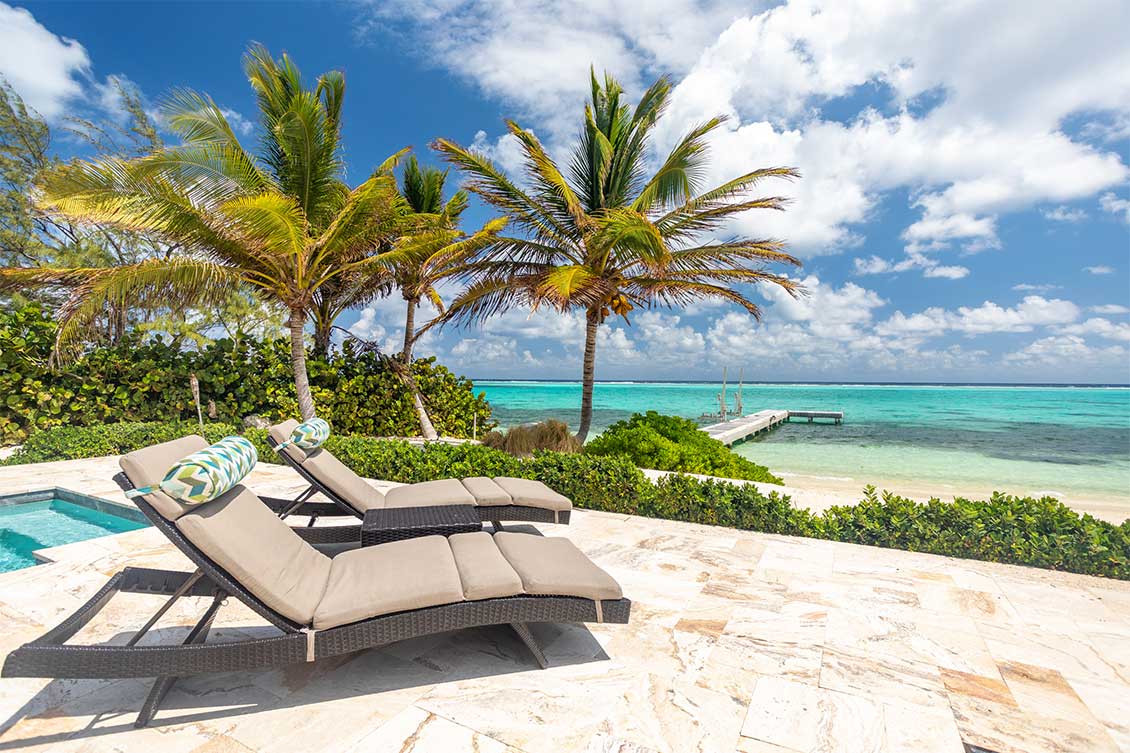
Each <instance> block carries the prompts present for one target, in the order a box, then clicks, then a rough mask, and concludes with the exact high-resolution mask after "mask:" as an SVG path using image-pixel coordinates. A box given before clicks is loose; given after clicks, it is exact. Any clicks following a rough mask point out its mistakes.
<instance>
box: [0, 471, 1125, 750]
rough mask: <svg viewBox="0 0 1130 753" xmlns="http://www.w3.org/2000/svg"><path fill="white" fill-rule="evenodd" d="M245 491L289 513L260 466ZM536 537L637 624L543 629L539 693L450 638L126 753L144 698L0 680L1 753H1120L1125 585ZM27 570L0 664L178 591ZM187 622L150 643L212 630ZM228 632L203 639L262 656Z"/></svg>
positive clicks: (732, 541) (8, 613)
mask: <svg viewBox="0 0 1130 753" xmlns="http://www.w3.org/2000/svg"><path fill="white" fill-rule="evenodd" d="M116 468H117V466H116V459H114V458H99V459H92V460H83V461H69V462H64V463H47V464H40V465H35V466H22V467H0V494H7V493H12V492H19V491H29V490H35V489H43V488H49V487H53V486H60V487H64V488H68V489H71V490H74V491H79V492H84V493H87V494H94V495H98V496H102V497H105V498H107V499H114V500H118V501H122V500H124V497H123V496H122V495H121V494H120V492H118V490H117V488H116V487H115V486H114V484H113V483H112V482H111V481H110V477H111V475H112V474H113V473H114V472H115V471H116ZM248 485H249V486H251V487H252V488H253V489H256V490H259V491H262V492H264V493H285V492H288V491H291V492H294V491H297V490H298V489H299V488H301V484H300V482H299V481H298V479H297V476H295V475H294V474H293V472H291V471H289V470H288V469H285V468H282V467H279V466H272V465H268V464H260V466H259V467H258V468H257V469H256V471H255V472H254V473H253V474H252V476H251V477H250V479H249V481H248ZM541 529H542V530H543V532H545V533H546V534H547V535H557V536H568V537H569V538H571V539H573V540H574V541H575V542H576V543H577V544H578V546H580V547H581V548H582V549H583V550H584V551H585V552H587V553H588V554H589V556H591V557H592V558H593V559H594V560H595V561H596V562H597V563H598V564H600V565H601V566H602V567H604V568H605V569H606V570H608V572H610V573H611V574H612V575H613V576H615V577H616V578H617V579H618V580H619V581H620V583H621V584H622V585H623V587H624V592H625V595H626V596H628V597H629V598H631V599H632V600H633V602H634V606H633V611H632V621H631V624H630V625H628V626H617V625H588V626H582V625H550V624H546V625H537V626H534V630H535V634H536V635H537V636H538V638H539V639H540V640H541V641H542V642H543V643H544V644H546V646H547V651H546V653H547V655H548V657H549V660H550V664H551V668H550V669H548V670H544V671H543V670H538V669H536V668H535V667H536V665H534V663H533V661H532V660H531V659H530V658H529V657H528V655H527V654H526V653H525V650H524V647H523V646H522V644H521V643H520V642H519V641H518V640H517V638H515V637H514V636H513V635H512V634H511V633H510V632H509V630H508V629H506V628H502V627H499V628H481V629H475V630H466V631H462V632H459V633H450V634H443V635H438V636H432V637H428V638H423V639H417V640H411V641H405V642H403V643H399V644H395V645H392V646H388V647H386V648H384V649H379V650H371V651H367V652H363V653H359V654H355V655H352V656H347V657H341V658H339V659H336V660H331V661H324V662H319V663H317V664H305V665H297V666H292V667H287V668H284V669H279V670H275V671H270V672H261V673H254V674H250V673H245V674H224V675H213V676H206V677H197V678H189V679H186V680H182V681H181V682H179V683H178V684H177V685H176V686H175V687H174V689H173V690H172V691H171V692H170V694H169V695H168V697H167V699H166V701H165V704H164V707H163V710H162V711H161V712H160V713H159V714H158V717H157V720H156V721H155V723H154V725H153V726H152V727H150V728H147V729H142V730H135V729H134V728H133V727H132V723H133V719H134V717H135V716H136V714H137V710H138V708H139V707H140V705H141V702H142V699H143V698H144V696H145V693H146V691H147V688H148V682H143V681H137V680H119V681H113V682H110V681H89V680H83V681H79V680H67V681H46V680H23V679H16V680H12V679H8V680H0V750H17V749H18V750H21V751H40V750H42V751H47V750H50V751H106V750H114V751H134V750H136V751H152V750H160V751H170V752H176V751H198V752H199V753H205V752H209V753H220V752H221V751H233V752H234V751H243V752H245V751H299V750H300V751H307V752H309V753H314V752H316V751H351V750H356V751H437V752H439V751H442V752H444V753H448V752H450V751H463V750H468V751H470V750H474V751H483V752H487V753H493V752H495V751H510V752H511V753H514V752H515V751H526V752H527V753H535V752H540V751H545V752H547V753H549V752H553V753H557V752H559V751H586V752H588V753H597V752H601V753H606V752H611V751H617V752H619V753H638V752H646V751H708V752H713V751H723V752H729V751H743V752H744V753H796V752H797V751H801V752H807V751H845V752H850V753H868V752H872V751H874V752H880V751H914V752H915V753H929V752H932V751H947V752H952V753H960V752H961V751H963V750H965V745H968V746H977V747H979V748H983V749H986V750H991V751H997V752H998V753H1014V752H1015V753H1043V752H1044V751H1063V752H1071V753H1081V752H1083V751H1087V752H1094V753H1100V752H1103V751H1118V750H1122V751H1130V713H1128V712H1130V583H1125V582H1119V581H1108V580H1103V579H1099V578H1089V577H1084V576H1075V575H1069V574H1064V573H1055V572H1048V571H1042V570H1035V569H1029V568H1021V567H1012V566H1007V565H994V564H987V563H979V562H972V561H967V560H955V559H948V558H944V557H936V556H932V555H922V554H913V553H909V552H900V551H893V550H885V549H875V548H871V547H863V546H854V545H850V544H837V543H833V542H825V541H814V540H808V539H796V538H787V537H781V536H767V535H759V534H753V533H747V532H742V531H734V530H730V529H724V528H710V527H705V526H696V525H689V524H685V523H673V522H668V521H662V520H651V519H647V518H638V517H630V516H623V515H610V514H606V513H598V512H586V511H578V512H576V513H575V514H574V523H573V525H571V526H541ZM43 554H44V555H45V556H46V557H47V558H49V559H50V560H51V561H52V562H51V563H50V564H44V565H40V566H38V567H35V568H29V569H25V570H19V571H15V572H10V573H5V574H0V621H2V624H3V626H4V630H3V631H2V632H0V654H4V655H6V654H7V652H8V651H10V650H11V649H13V648H14V647H16V646H18V645H20V644H21V643H24V642H26V641H28V640H30V639H32V638H34V637H36V636H38V635H39V634H41V633H42V632H43V631H44V630H46V629H47V628H48V627H50V626H52V625H54V624H55V623H56V622H57V621H59V620H60V619H62V618H63V617H64V616H65V615H66V614H68V613H70V612H71V611H73V610H74V609H75V608H76V607H77V606H78V605H80V604H81V603H82V602H83V601H85V600H86V599H87V598H88V597H89V596H90V595H91V594H92V593H93V592H94V591H95V590H96V589H97V588H98V587H99V586H101V584H102V583H103V582H104V581H105V580H106V578H107V577H108V576H109V575H111V574H112V573H113V572H115V571H116V570H118V569H120V568H121V567H122V566H124V565H126V564H133V565H141V566H156V567H172V568H187V569H191V568H190V567H189V565H188V562H187V560H185V559H184V558H183V557H182V556H181V555H180V554H178V553H177V552H175V551H174V550H173V549H172V547H171V545H169V544H167V543H165V541H164V539H163V538H162V537H161V536H160V535H159V534H157V532H156V531H154V530H152V529H146V530H142V531H135V532H132V533H126V534H121V535H118V536H112V537H106V538H102V539H95V540H92V541H88V542H82V543H79V544H71V545H68V546H64V547H56V548H54V549H50V550H46V551H45V552H44V553H43ZM378 576H379V574H374V577H378ZM186 601H187V603H186V604H185V605H184V607H178V608H176V609H174V610H173V612H171V613H170V614H169V615H168V617H167V618H166V619H165V620H164V621H162V623H161V624H160V625H161V626H160V627H159V629H158V630H156V631H155V632H154V634H153V640H154V641H161V642H166V641H173V640H175V639H178V638H179V637H180V636H181V635H183V632H184V630H185V629H186V628H184V627H178V626H183V625H187V624H191V622H193V621H194V619H195V615H196V613H198V611H199V610H202V609H203V607H204V604H203V603H202V602H201V601H199V600H197V601H195V603H194V600H186ZM155 608H156V601H155V599H154V598H153V597H147V596H139V595H132V594H127V595H119V596H118V597H115V599H114V601H113V602H111V604H110V606H109V607H108V608H107V609H106V610H105V611H104V612H103V613H102V614H101V615H100V616H99V618H98V619H97V620H96V621H95V622H94V623H91V625H89V626H87V627H86V628H85V629H84V630H83V632H82V633H80V635H79V636H77V638H76V640H84V641H87V642H90V641H116V642H121V641H124V640H126V638H127V637H128V635H129V634H130V631H131V630H132V629H136V628H137V627H138V626H139V625H140V623H141V622H142V621H143V620H144V619H145V617H146V616H148V614H149V613H151V612H152V611H153V610H154V609H155ZM220 614H221V616H220V618H219V619H218V620H217V625H218V626H220V629H219V630H217V631H216V634H217V638H218V639H223V637H224V635H225V634H226V635H228V636H234V635H241V634H248V633H252V634H267V633H268V632H270V631H268V630H266V629H264V628H262V627H260V624H261V623H260V622H258V621H257V620H256V619H255V617H254V616H253V615H252V614H251V613H250V612H249V611H248V610H246V609H244V608H243V607H242V606H240V605H238V604H237V603H235V602H234V600H232V602H231V603H229V606H228V607H225V609H224V610H223V611H221V613H220ZM146 640H149V638H148V637H147V638H146Z"/></svg>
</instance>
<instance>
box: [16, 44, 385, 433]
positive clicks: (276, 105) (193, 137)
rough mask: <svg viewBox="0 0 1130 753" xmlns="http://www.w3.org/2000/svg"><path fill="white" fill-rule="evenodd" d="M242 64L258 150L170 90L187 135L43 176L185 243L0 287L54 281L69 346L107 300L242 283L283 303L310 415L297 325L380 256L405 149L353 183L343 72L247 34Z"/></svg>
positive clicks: (208, 108)
mask: <svg viewBox="0 0 1130 753" xmlns="http://www.w3.org/2000/svg"><path fill="white" fill-rule="evenodd" d="M244 68H245V70H246V73H247V76H248V78H249V79H250V82H251V86H252V88H253V89H254V90H255V93H256V96H257V100H258V107H259V125H260V131H261V133H260V149H259V152H258V153H257V154H253V153H251V152H248V151H247V150H246V149H245V148H244V147H243V145H242V144H241V143H240V141H239V139H238V138H237V137H236V134H235V132H234V131H233V129H232V127H231V124H230V123H229V122H228V120H227V118H226V117H225V116H224V114H223V113H222V112H221V110H220V108H219V107H218V106H217V105H216V104H215V103H214V102H213V101H212V100H211V99H210V98H208V97H207V96H204V95H200V94H197V93H195V92H192V91H187V90H184V91H179V92H176V93H174V95H173V96H172V97H171V99H170V101H169V102H168V103H167V108H166V109H167V117H168V125H169V128H170V129H172V130H173V131H174V132H176V133H177V134H179V135H180V137H181V138H182V140H183V144H181V145H179V146H175V147H166V148H163V149H159V150H157V151H155V152H153V153H152V154H150V155H147V156H143V157H139V158H135V159H122V158H105V159H100V160H97V161H93V162H84V161H76V162H74V163H71V164H69V165H65V166H63V167H61V168H60V169H58V170H55V171H52V172H50V173H48V174H47V175H46V176H45V177H44V178H43V181H42V183H43V187H42V191H43V196H42V200H41V203H42V205H43V206H44V207H45V208H48V209H50V210H52V211H56V212H59V213H60V214H62V215H64V216H66V217H69V218H73V219H75V220H79V221H90V222H99V223H104V224H106V225H110V226H114V227H120V228H125V229H130V230H138V231H145V232H152V233H155V234H157V235H159V236H160V237H162V238H164V239H165V240H166V242H168V243H170V244H176V245H177V246H178V247H179V248H180V251H179V252H178V253H177V254H174V255H169V256H168V257H153V258H148V259H144V260H142V261H140V262H137V263H134V264H122V265H119V266H114V267H108V268H99V269H92V268H79V269H61V268H38V269H12V268H9V269H3V270H0V287H7V288H12V287H16V286H24V285H41V286H61V287H64V288H69V289H70V290H71V295H70V297H69V299H68V300H67V302H66V303H65V304H64V305H63V307H62V309H61V311H60V320H61V326H60V328H59V340H58V342H57V344H56V348H57V350H60V351H62V350H64V349H67V348H68V347H73V345H74V343H75V342H76V341H77V340H78V339H79V336H80V335H81V333H82V332H83V329H84V327H86V326H87V325H88V324H89V323H90V322H91V321H93V320H94V319H95V318H96V317H97V316H98V315H99V313H100V312H102V311H103V310H104V309H105V307H106V306H107V305H121V304H124V303H126V302H129V301H134V300H138V299H157V300H161V299H165V300H170V301H175V300H192V301H201V300H210V299H219V298H222V297H223V296H226V295H227V294H228V293H229V292H230V291H231V290H232V289H233V288H246V289H248V290H250V291H253V292H254V293H255V294H256V295H258V296H259V297H260V298H261V299H263V300H264V301H266V302H268V303H271V304H274V305H276V306H279V307H281V308H282V309H283V310H285V312H286V315H287V322H288V325H289V328H290V350H291V362H292V365H293V369H294V382H295V391H296V395H297V399H298V407H299V411H300V412H301V414H302V417H303V418H304V419H306V418H310V417H312V416H313V415H314V400H313V396H312V395H311V392H310V384H309V380H308V378H307V374H306V351H305V343H304V328H305V324H306V320H307V319H308V318H309V317H310V315H311V313H312V311H313V309H314V307H315V305H316V301H317V299H318V296H319V293H320V292H322V291H323V290H324V289H326V288H327V287H328V286H330V285H334V284H336V283H337V282H338V281H339V280H348V279H350V278H351V276H354V275H365V274H368V273H369V272H370V271H372V270H373V269H376V268H377V267H379V264H378V258H379V257H378V254H377V253H376V249H378V248H380V247H382V245H385V244H386V243H387V239H388V238H389V237H394V236H395V234H396V233H397V232H398V229H399V227H400V223H401V220H402V218H403V216H404V215H405V213H406V211H407V210H406V207H405V205H404V201H403V199H402V198H401V197H400V195H399V193H398V192H397V190H396V181H395V179H394V178H393V177H392V175H391V172H392V169H393V167H394V166H395V164H396V162H397V161H398V160H399V158H400V157H401V155H402V154H403V152H399V153H397V154H395V155H393V156H392V157H391V158H390V159H389V160H387V161H386V162H385V163H384V164H382V165H380V166H379V167H378V168H377V169H376V170H375V171H374V172H373V174H372V175H371V176H370V177H369V179H368V180H366V181H365V182H363V183H362V184H361V185H359V186H357V187H356V188H354V189H350V188H349V186H347V185H346V184H345V183H344V181H343V180H342V174H343V164H342V160H341V143H340V126H341V124H340V117H341V107H342V100H343V97H344V94H345V79H344V77H343V75H342V74H341V73H340V72H339V71H331V72H329V73H325V74H323V75H322V76H320V77H319V78H318V79H317V81H316V83H315V85H314V87H313V88H306V87H305V86H304V85H303V81H302V76H301V74H300V72H299V70H298V68H297V66H295V64H294V62H293V61H292V60H291V59H290V58H289V57H288V56H286V55H283V57H282V58H281V59H279V60H275V59H274V58H272V57H271V55H270V53H269V52H268V51H267V50H266V48H264V47H262V46H258V45H256V46H253V47H252V48H251V49H250V50H249V51H248V53H247V55H246V56H245V58H244Z"/></svg>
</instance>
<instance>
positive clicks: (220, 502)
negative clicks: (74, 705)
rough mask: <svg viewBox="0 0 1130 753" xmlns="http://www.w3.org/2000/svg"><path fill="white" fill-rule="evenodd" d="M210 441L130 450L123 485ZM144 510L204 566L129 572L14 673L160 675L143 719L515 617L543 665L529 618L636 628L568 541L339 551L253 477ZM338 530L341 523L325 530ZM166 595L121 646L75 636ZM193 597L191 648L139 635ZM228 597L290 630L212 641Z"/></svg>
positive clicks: (433, 543)
mask: <svg viewBox="0 0 1130 753" xmlns="http://www.w3.org/2000/svg"><path fill="white" fill-rule="evenodd" d="M204 446H206V442H205V441H204V439H202V438H201V437H196V436H190V437H184V438H182V439H179V440H174V441H172V442H166V443H164V444H160V445H155V446H153V447H149V448H146V449H144V450H139V451H137V452H133V453H130V454H129V455H126V456H124V457H123V458H122V460H121V466H122V468H123V470H124V471H125V473H124V474H118V476H116V477H115V480H117V481H118V483H119V484H120V485H122V486H123V488H126V489H131V488H140V487H143V486H147V485H150V484H154V483H155V482H157V481H159V480H160V478H161V474H163V472H164V469H165V468H167V467H169V465H170V464H171V463H173V462H175V461H176V460H178V459H179V458H181V457H184V456H186V455H188V454H189V453H192V452H195V451H196V450H198V449H201V448H202V447H204ZM134 501H135V503H136V504H137V507H138V508H139V509H140V510H141V511H142V512H143V513H145V515H146V516H147V517H148V518H149V520H150V521H151V522H152V523H153V525H154V526H155V527H156V528H157V529H158V530H160V531H161V532H162V533H163V534H165V536H167V537H168V538H169V540H170V541H172V542H173V544H175V545H176V546H177V548H178V549H180V550H181V552H183V553H184V554H185V555H186V556H187V557H188V559H189V560H191V561H192V562H193V563H194V564H195V565H196V570H195V571H194V572H177V571H168V570H152V569H145V568H135V567H127V568H125V569H124V570H122V571H121V572H119V573H117V574H116V575H114V576H113V577H112V578H111V579H110V580H109V582H107V583H106V585H105V586H103V587H102V589H101V590H100V591H98V593H96V594H95V595H94V596H93V597H92V598H91V599H90V601H88V602H87V603H86V604H85V605H83V606H82V607H81V608H80V609H79V610H78V611H77V612H75V613H74V614H73V615H71V616H70V617H68V618H67V619H66V620H64V621H63V622H62V623H61V624H59V625H58V626H57V627H55V628H54V629H53V630H50V631H49V632H47V633H46V634H44V635H43V636H41V637H40V638H37V639H36V640H34V641H31V642H30V643H27V644H24V645H23V646H21V647H19V648H17V649H16V650H15V651H13V652H11V653H10V654H9V655H8V657H7V660H6V661H5V662H4V669H3V676H4V677H55V678H124V677H156V678H157V680H156V682H155V683H154V685H153V687H152V689H151V690H150V693H149V696H148V697H147V699H146V700H145V702H144V704H143V706H142V708H141V712H140V714H139V715H138V718H137V721H136V722H135V724H136V725H137V726H139V727H140V726H145V725H146V724H148V723H149V722H150V720H152V718H153V715H154V714H155V713H156V711H157V709H158V707H159V705H160V703H161V699H162V698H163V697H164V695H165V693H167V692H168V690H169V688H170V687H172V685H173V684H174V683H175V682H176V680H177V678H179V677H185V676H189V675H196V674H205V673H211V672H228V671H241V670H254V669H265V668H270V667H278V666H282V665H287V664H293V663H298V662H311V661H315V660H317V659H322V658H325V657H329V656H336V655H339V654H346V653H351V652H354V651H360V650H363V649H367V648H371V647H374V646H382V645H385V644H388V643H393V642H396V641H399V640H403V639H406V638H412V637H415V636H420V635H428V634H432V633H439V632H444V631H449V630H456V629H460V628H466V627H475V626H481V625H510V626H511V627H512V628H513V629H514V631H515V632H516V633H517V635H518V636H519V637H520V638H521V640H522V641H523V643H525V645H526V646H527V647H528V648H529V650H530V652H531V653H532V654H533V656H534V658H535V659H536V660H537V662H538V664H539V665H540V666H542V667H543V668H544V667H545V666H546V663H545V657H544V654H543V653H542V651H541V649H540V648H539V647H538V645H537V643H536V642H535V641H534V637H533V635H532V634H531V633H530V631H529V628H528V627H527V623H531V622H611V623H621V624H623V623H627V621H628V616H629V612H630V611H631V602H630V601H629V600H628V599H625V598H623V595H622V593H621V590H620V586H619V585H618V584H617V583H616V581H615V580H613V579H612V577H611V576H609V575H608V574H607V573H605V572H604V571H603V570H601V569H600V568H599V567H597V566H596V565H595V564H593V563H592V561H591V560H589V559H588V558H587V557H586V556H585V555H584V554H583V553H581V551H580V550H579V549H577V548H576V547H575V546H574V545H573V544H572V543H571V542H569V541H568V540H567V539H561V538H544V537H541V536H537V535H532V534H524V533H514V532H504V533H499V534H496V535H495V536H491V535H490V534H488V533H486V532H482V531H480V532H476V533H465V534H458V535H455V536H452V537H451V538H449V539H448V538H444V537H442V536H428V537H424V538H416V539H410V540H405V541H398V542H394V543H391V544H381V545H377V546H372V547H368V548H362V549H354V550H351V551H348V552H345V553H342V554H340V555H338V556H336V557H333V558H330V557H327V556H325V555H324V554H321V553H320V552H318V551H317V550H315V549H314V548H313V547H312V546H310V544H309V543H307V542H306V541H305V540H304V538H303V536H302V535H301V531H303V530H310V531H314V530H319V529H292V528H290V527H289V526H287V525H286V524H285V523H284V522H283V521H282V520H280V519H279V518H278V517H277V516H275V515H274V514H272V513H271V511H270V510H269V509H268V508H267V506H265V505H264V504H262V502H261V500H260V499H259V498H258V497H257V496H256V495H255V494H253V493H252V492H251V491H249V490H248V489H247V488H245V487H244V486H242V485H237V486H235V487H234V488H232V489H231V490H230V491H228V492H226V493H225V494H223V495H221V496H219V497H217V498H216V499H214V500H212V501H210V502H206V503H204V504H202V505H197V506H193V507H187V506H184V505H182V504H180V503H179V502H177V501H175V500H173V499H172V498H171V497H168V496H167V495H165V494H164V493H163V492H160V491H156V492H153V493H150V494H146V495H145V496H143V497H138V498H136V499H135V500H134ZM328 528H332V526H331V527H328ZM119 592H124V593H144V594H152V595H157V596H166V597H168V598H167V600H166V601H165V602H164V603H163V605H162V606H161V607H160V608H159V609H158V610H157V612H156V613H155V614H154V615H153V616H152V617H151V618H150V619H149V620H148V621H146V622H145V624H144V625H143V626H142V627H141V628H140V629H139V631H138V632H137V633H136V634H135V635H134V636H133V637H131V638H130V639H129V641H128V642H127V643H125V644H124V645H116V644H114V645H112V644H99V645H68V644H67V640H68V639H70V638H71V637H72V636H74V635H75V634H76V633H77V632H78V631H79V630H80V629H81V628H82V627H83V626H84V625H86V624H87V623H88V622H90V620H91V619H93V618H94V617H95V615H97V614H98V612H99V611H100V610H102V609H103V608H104V607H105V606H106V605H107V604H108V603H109V601H110V599H111V598H112V597H113V596H114V594H116V593H119ZM183 596H198V597H205V598H208V599H211V603H210V605H209V606H208V607H207V609H206V610H205V612H204V614H203V616H202V617H201V618H200V620H199V622H197V623H196V625H195V626H194V627H193V628H192V629H191V630H190V631H189V633H188V635H187V637H186V638H185V639H184V642H183V643H182V644H180V645H144V646H140V645H137V642H138V641H139V640H140V639H141V637H142V636H144V635H145V634H146V633H147V632H148V631H149V629H150V628H152V627H153V625H154V624H155V623H156V622H157V621H158V620H159V619H160V617H161V616H162V615H163V614H165V612H166V611H167V610H168V609H169V607H170V606H172V604H173V602H175V601H176V600H177V599H179V598H181V597H183ZM229 596H231V597H235V598H237V599H239V600H240V601H242V602H243V603H244V604H246V605H247V606H248V607H249V608H250V609H252V610H253V611H255V612H256V613H258V614H259V615H260V616H261V617H263V619H265V620H266V621H267V622H268V623H270V624H271V625H273V626H275V627H277V628H278V629H279V630H280V631H281V634H280V635H278V636H275V637H266V638H253V639H243V640H234V641H230V642H222V643H207V642H206V639H207V637H208V633H209V630H210V629H211V626H212V622H213V620H214V619H215V617H216V614H217V612H218V611H219V610H220V608H221V606H222V605H223V604H224V600H225V599H226V598H228V597H229Z"/></svg>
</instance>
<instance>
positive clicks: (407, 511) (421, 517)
mask: <svg viewBox="0 0 1130 753" xmlns="http://www.w3.org/2000/svg"><path fill="white" fill-rule="evenodd" d="M482 529H483V524H482V521H480V520H479V516H478V515H476V514H475V510H474V507H473V506H472V505H435V506H432V507H389V508H386V509H383V510H367V511H366V512H365V519H364V521H362V523H361V546H373V545H375V544H387V543H388V542H390V541H400V540H402V539H412V538H416V537H418V536H451V535H452V534H455V533H470V532H472V531H481V530H482Z"/></svg>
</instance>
